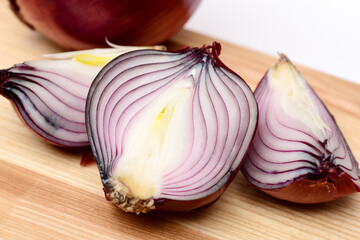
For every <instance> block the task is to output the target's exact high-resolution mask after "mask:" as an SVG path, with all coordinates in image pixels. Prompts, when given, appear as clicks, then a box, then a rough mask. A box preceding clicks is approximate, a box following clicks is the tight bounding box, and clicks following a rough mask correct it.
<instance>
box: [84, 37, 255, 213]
mask: <svg viewBox="0 0 360 240" xmlns="http://www.w3.org/2000/svg"><path fill="white" fill-rule="evenodd" d="M219 53H220V44H218V43H214V44H213V45H212V46H208V47H202V48H193V49H184V50H182V51H179V52H165V51H156V50H140V51H134V52H130V53H127V54H124V55H122V56H120V57H118V58H116V59H115V60H113V61H112V62H111V63H109V64H108V65H107V66H106V67H105V68H104V69H103V70H102V71H101V72H100V73H99V75H98V76H97V77H96V79H95V81H94V82H93V84H92V86H91V88H90V91H89V95H88V100H87V107H86V123H87V128H88V133H89V140H90V145H91V147H92V150H93V154H94V158H95V160H96V161H97V163H98V167H99V171H100V174H101V179H102V182H103V185H104V190H105V193H106V196H107V199H108V200H111V201H112V202H113V203H114V204H115V205H117V206H118V207H120V208H121V209H123V210H124V211H126V212H134V213H137V214H139V213H141V212H142V213H146V212H147V211H149V210H154V209H162V210H173V211H184V210H191V209H194V208H198V207H201V206H204V205H207V204H210V203H212V202H214V201H215V200H216V199H217V198H218V197H219V196H220V195H221V194H222V192H223V191H224V190H225V188H226V187H227V186H228V184H229V183H230V182H231V180H232V179H233V177H234V176H235V174H236V173H237V172H238V170H239V168H240V164H241V163H242V161H243V158H244V156H245V154H246V152H247V150H248V147H249V144H250V142H251V139H252V137H253V134H254V132H255V128H256V124H257V104H256V101H255V98H254V97H253V94H252V92H251V90H250V88H249V87H248V85H247V84H246V83H245V82H244V81H243V80H242V79H241V78H240V77H239V76H238V75H236V74H235V73H233V72H232V71H231V70H230V69H228V68H226V67H225V65H224V64H223V63H222V62H221V61H220V60H219V58H218V54H219Z"/></svg>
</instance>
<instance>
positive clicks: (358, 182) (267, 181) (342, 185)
mask: <svg viewBox="0 0 360 240" xmlns="http://www.w3.org/2000/svg"><path fill="white" fill-rule="evenodd" d="M255 97H256V100H257V102H258V105H259V123H258V128H257V131H256V133H255V137H254V141H253V142H252V144H251V147H250V150H249V153H248V155H247V157H246V160H245V161H244V164H243V166H242V172H243V173H244V175H245V177H246V178H247V179H248V180H249V182H250V183H252V184H253V185H255V186H256V187H258V188H260V189H261V190H263V191H264V192H266V193H268V194H270V195H272V196H274V197H277V198H280V199H284V200H288V201H292V202H297V203H318V202H327V201H331V200H334V199H336V198H338V197H341V196H345V195H348V194H351V193H354V192H357V191H359V186H360V179H359V176H360V171H359V168H358V163H357V161H356V160H355V158H354V156H353V154H352V153H351V151H350V149H349V147H348V144H347V143H346V141H345V139H344V137H343V135H342V134H341V132H340V129H339V128H338V126H337V125H336V123H335V121H334V119H333V117H332V116H331V114H330V113H329V111H328V110H327V109H326V107H325V105H324V104H323V103H322V101H321V100H320V99H319V97H318V96H317V95H316V93H315V92H314V91H313V90H312V89H311V87H310V86H309V85H308V84H307V83H306V81H305V80H304V79H303V78H302V76H301V75H300V73H299V72H298V71H297V70H296V69H295V67H294V65H292V63H291V62H290V61H289V60H288V59H287V58H286V57H285V56H284V55H281V58H280V61H279V63H277V64H275V65H274V66H273V67H272V68H270V70H269V71H268V72H267V73H266V75H265V77H264V78H263V79H262V81H261V83H260V84H259V86H258V87H257V89H256V91H255Z"/></svg>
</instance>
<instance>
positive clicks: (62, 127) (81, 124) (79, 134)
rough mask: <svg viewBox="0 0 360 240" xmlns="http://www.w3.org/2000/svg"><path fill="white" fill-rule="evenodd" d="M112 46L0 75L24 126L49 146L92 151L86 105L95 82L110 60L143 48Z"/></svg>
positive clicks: (52, 58) (1, 91)
mask: <svg viewBox="0 0 360 240" xmlns="http://www.w3.org/2000/svg"><path fill="white" fill-rule="evenodd" d="M112 46H114V48H103V49H92V50H85V51H75V52H66V53H57V54H48V55H45V56H46V57H47V58H49V59H46V60H37V61H27V62H24V63H21V64H17V65H14V66H13V67H11V68H9V69H4V70H0V94H1V95H3V96H5V97H7V98H8V99H9V100H10V101H11V102H12V103H14V105H15V108H16V109H17V110H18V112H19V113H20V116H21V117H22V119H23V120H24V121H25V123H26V124H27V125H28V126H29V127H30V128H31V129H32V130H34V132H35V133H37V134H38V135H40V136H41V137H43V138H44V139H46V140H47V141H48V142H51V143H53V144H56V145H60V146H66V147H80V146H87V145H89V141H88V137H87V133H86V127H85V102H86V96H87V93H88V90H89V88H90V84H91V82H92V81H93V80H94V78H95V76H96V75H97V74H98V73H99V71H100V70H101V69H102V67H103V66H105V64H106V63H108V62H109V61H110V60H112V59H113V58H115V57H117V56H118V55H120V54H122V53H125V52H127V51H131V50H135V49H140V48H139V47H125V46H116V45H112ZM141 48H150V47H141ZM151 48H159V49H163V47H162V46H154V47H151Z"/></svg>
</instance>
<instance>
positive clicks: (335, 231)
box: [0, 1, 360, 240]
mask: <svg viewBox="0 0 360 240" xmlns="http://www.w3.org/2000/svg"><path fill="white" fill-rule="evenodd" d="M6 5H7V2H6V1H1V2H0V32H1V35H0V68H6V67H10V66H11V65H12V64H14V63H19V62H22V61H24V60H31V59H38V58H40V57H41V54H43V53H51V52H58V51H61V49H60V48H58V47H57V46H55V45H54V44H52V43H51V42H49V41H48V40H47V39H45V38H44V37H43V36H41V35H40V34H38V33H36V32H34V31H32V30H30V29H28V28H27V27H26V26H24V25H22V23H20V22H19V21H17V19H16V18H15V17H14V16H13V14H12V13H11V12H10V10H9V9H8V7H7V6H6ZM212 41H213V39H210V38H208V37H206V36H202V35H199V34H196V33H193V32H188V31H181V32H180V33H178V34H177V35H175V36H174V37H173V38H172V39H171V41H169V42H168V43H167V45H168V46H169V47H170V48H172V49H176V48H179V47H181V46H182V45H189V46H202V45H204V44H211V42H212ZM222 47H223V50H222V53H221V55H220V58H221V59H222V61H223V62H224V63H225V64H226V65H227V66H228V67H230V68H231V69H233V70H234V71H235V72H237V73H238V74H239V75H241V76H242V77H243V78H244V79H245V80H246V81H247V82H248V84H249V85H250V87H251V88H252V89H255V87H256V85H257V84H258V82H259V81H260V79H261V78H262V76H263V75H264V74H265V72H266V70H267V69H268V68H269V67H270V66H271V65H272V64H273V63H274V62H275V61H276V60H275V59H274V58H272V57H269V56H266V55H263V54H261V53H257V52H255V51H251V50H249V49H245V48H242V47H240V46H235V45H232V44H228V43H225V42H222ZM289 57H290V58H291V56H289ZM295 63H296V62H295ZM299 70H300V71H301V72H302V73H303V75H304V77H305V78H306V79H307V80H308V81H309V83H310V84H311V85H312V86H313V88H314V89H315V90H316V91H317V92H318V94H319V95H320V96H321V97H322V99H323V100H324V102H325V104H326V105H327V106H328V108H329V109H330V110H331V111H332V113H333V115H334V116H335V118H336V120H337V122H338V124H339V126H340V128H341V129H342V130H343V133H344V135H345V137H346V139H347V140H348V142H349V145H350V147H351V148H352V150H353V153H354V155H355V157H356V158H357V159H360V138H359V137H358V135H359V133H360V97H359V93H360V86H359V85H356V84H353V83H349V82H345V81H343V80H341V79H338V78H334V77H332V76H328V75H326V74H322V73H319V72H317V71H314V70H311V69H308V68H305V67H302V66H299ZM86 151H87V150H86V149H78V150H71V151H69V150H64V149H61V148H57V147H53V146H49V145H48V144H46V143H44V142H43V141H42V140H41V139H39V138H38V137H36V136H35V135H34V134H33V133H32V132H31V131H30V130H29V129H27V128H26V127H25V126H24V125H23V124H22V122H21V121H20V120H19V119H18V116H17V115H16V113H15V112H14V111H13V109H12V106H11V104H10V103H9V101H7V100H6V99H4V98H1V99H0V239H280V240H281V239H284V240H285V239H307V240H308V239H309V240H310V239H349V240H350V239H358V238H359V236H360V221H359V220H360V217H359V216H360V195H359V194H354V195H351V196H349V197H345V198H342V199H339V200H337V201H334V202H331V203H326V204H316V205H298V204H292V203H287V202H284V201H281V200H277V199H274V198H272V197H270V196H267V195H265V194H263V193H262V192H260V191H258V190H257V189H255V188H253V187H249V185H248V183H247V182H246V181H245V179H244V178H243V177H242V175H241V174H239V175H238V176H237V177H236V178H235V181H234V182H233V183H232V184H231V186H230V187H229V189H228V190H227V191H226V192H225V194H224V195H223V196H222V197H221V198H220V199H219V200H218V201H217V202H216V203H215V204H213V205H212V206H210V207H207V208H204V209H199V210H196V211H192V212H186V213H164V212H156V213H151V214H149V215H142V216H135V215H131V214H126V213H123V212H121V211H120V210H118V209H117V208H116V207H114V206H112V205H111V204H110V203H109V202H107V201H105V199H104V196H103V192H102V186H101V182H100V179H99V176H98V172H97V168H96V166H95V165H90V166H88V167H80V165H79V163H80V159H81V156H82V155H83V154H84V153H85V152H86Z"/></svg>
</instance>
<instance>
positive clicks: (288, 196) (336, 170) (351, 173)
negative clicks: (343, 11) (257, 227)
mask: <svg viewBox="0 0 360 240" xmlns="http://www.w3.org/2000/svg"><path fill="white" fill-rule="evenodd" d="M280 57H281V58H280V61H279V63H281V62H282V61H285V62H288V63H290V64H291V65H292V63H291V62H290V60H289V59H287V57H286V56H285V55H283V54H281V55H280ZM294 70H295V71H296V72H297V73H298V74H299V76H301V75H300V73H299V72H298V71H297V70H296V69H295V67H294ZM268 78H269V76H268V72H267V73H266V74H265V76H264V77H263V79H262V80H261V82H260V83H259V85H258V87H257V88H256V90H255V92H254V95H255V98H256V99H257V101H258V106H259V118H261V117H264V115H262V113H263V112H265V111H266V110H265V109H264V107H263V105H264V103H263V102H264V100H263V99H262V97H263V96H265V95H266V94H267V92H266V91H265V90H264V89H267V88H269V80H268ZM305 83H306V82H305ZM306 88H307V89H308V91H309V92H310V93H311V96H312V98H313V99H315V100H314V102H315V104H316V105H317V107H318V108H319V109H321V110H320V111H322V112H323V116H326V117H328V120H326V121H327V123H329V124H331V126H333V127H332V129H331V131H332V132H333V133H332V134H331V135H330V136H331V137H332V135H336V136H337V139H339V142H340V147H342V150H343V151H344V152H345V153H346V158H345V157H343V153H338V152H337V151H338V150H337V149H336V150H334V152H330V153H327V154H328V155H329V156H328V157H327V158H326V159H325V158H324V157H323V158H321V157H317V158H318V159H317V161H318V162H319V163H318V166H317V167H313V168H314V169H313V170H312V171H310V172H309V173H307V174H303V175H300V176H298V177H296V178H294V179H287V181H286V182H282V183H281V184H283V185H284V186H281V187H274V186H272V185H271V184H269V183H267V182H265V181H264V182H260V181H259V180H258V179H261V177H259V176H257V178H256V179H255V178H254V175H253V173H252V171H249V169H250V168H249V167H248V166H249V163H250V162H252V161H253V160H251V159H252V157H253V156H254V153H255V152H256V151H254V149H255V148H256V145H255V144H254V142H252V144H251V146H250V150H249V152H248V155H247V157H246V159H245V160H244V164H243V165H242V168H241V171H242V172H243V174H244V176H245V178H246V179H247V180H248V181H249V182H250V183H251V184H252V185H254V186H255V187H257V188H259V189H260V190H261V191H263V192H265V193H267V194H269V195H271V196H273V197H275V198H279V199H282V200H286V201H290V202H294V203H302V204H314V203H321V202H329V201H333V200H335V199H337V198H340V197H344V196H347V195H350V194H353V193H356V192H359V191H360V187H359V178H360V170H359V167H358V163H357V161H356V160H355V158H354V156H353V154H352V152H351V150H350V148H349V146H348V144H347V142H346V140H345V138H344V136H343V135H342V133H341V131H340V129H339V127H338V126H337V124H336V122H335V119H334V117H333V116H332V115H331V113H330V112H329V110H328V109H327V108H326V106H325V104H324V103H323V102H322V100H321V99H320V98H319V97H318V96H317V95H316V93H315V91H314V90H313V89H312V88H311V86H309V85H308V84H307V83H306ZM269 101H270V100H269ZM268 112H270V114H269V115H272V114H271V113H272V112H271V111H268ZM260 122H261V121H259V123H258V129H257V130H256V133H255V136H254V137H255V138H256V137H258V136H259V135H260V133H259V129H261V127H264V125H263V126H261V124H263V123H260ZM266 124H268V123H266ZM267 128H268V126H267ZM306 134H309V136H310V133H306ZM260 138H261V137H260ZM289 139H290V138H289ZM288 141H289V140H288ZM329 141H330V137H329V138H328V139H326V140H325V141H324V142H321V141H320V140H318V145H319V146H321V147H320V148H323V150H322V151H325V152H326V151H328V150H327V148H326V145H327V142H329ZM303 143H305V142H303ZM308 144H309V146H310V145H311V144H310V143H308ZM310 147H311V148H313V149H315V148H316V147H315V146H310ZM340 147H339V148H340ZM259 148H260V147H259ZM311 148H310V149H311ZM292 151H294V150H292ZM299 151H300V150H299ZM320 151H321V150H320ZM268 153H269V152H268ZM263 155H264V153H262V156H263ZM263 158H264V157H263ZM299 159H301V158H299ZM336 159H343V160H344V161H345V162H347V164H344V163H342V162H340V161H339V162H338V163H336V162H335V161H336ZM301 160H302V159H301ZM302 161H306V160H302ZM345 165H346V166H349V165H351V166H352V168H351V169H347V168H346V167H345ZM257 168H259V167H257ZM302 168H305V169H306V168H307V167H304V166H303V167H302ZM300 169H301V168H300ZM260 170H261V171H264V174H265V172H266V173H267V174H268V172H267V171H270V170H266V171H265V170H264V169H260ZM271 171H273V179H276V178H277V176H276V174H277V173H278V172H280V171H279V170H278V169H276V168H272V169H271ZM291 171H294V169H293V170H291ZM274 185H275V184H274ZM279 185H280V184H279Z"/></svg>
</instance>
